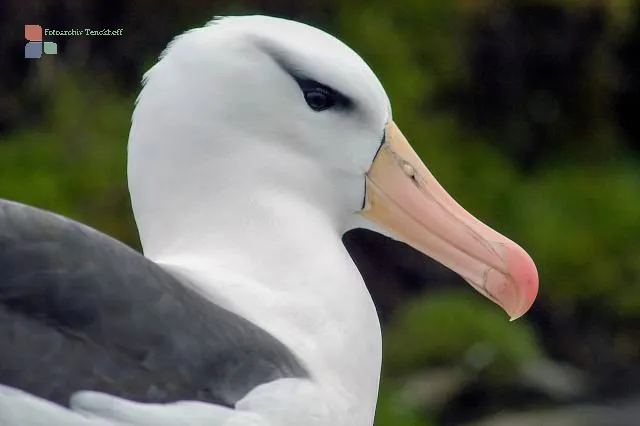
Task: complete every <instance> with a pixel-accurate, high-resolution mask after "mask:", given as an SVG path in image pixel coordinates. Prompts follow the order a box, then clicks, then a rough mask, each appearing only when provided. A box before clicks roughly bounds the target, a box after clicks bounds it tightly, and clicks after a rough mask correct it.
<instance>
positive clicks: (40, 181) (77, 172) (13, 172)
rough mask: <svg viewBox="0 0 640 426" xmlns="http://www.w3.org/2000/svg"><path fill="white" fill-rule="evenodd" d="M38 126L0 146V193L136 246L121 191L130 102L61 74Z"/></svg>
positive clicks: (103, 85) (124, 190) (55, 79)
mask: <svg viewBox="0 0 640 426" xmlns="http://www.w3.org/2000/svg"><path fill="white" fill-rule="evenodd" d="M49 84H50V87H49V89H50V91H51V99H52V102H51V104H49V105H48V108H47V111H46V122H45V123H43V124H42V125H41V126H39V127H37V128H33V129H29V130H26V131H24V132H22V133H19V134H15V135H10V136H9V138H8V140H6V141H3V142H2V143H0V170H1V172H0V173H1V176H2V179H0V194H1V196H2V197H3V198H8V199H13V200H16V201H20V202H23V203H25V204H30V205H34V206H37V207H40V208H44V209H47V210H51V211H54V212H57V213H60V214H63V215H66V216H69V217H72V218H74V219H76V220H79V221H81V222H85V223H87V224H89V225H91V226H94V227H96V228H98V229H100V230H102V231H103V232H106V233H108V234H110V235H113V236H115V237H116V238H120V239H122V240H124V241H126V242H128V243H130V244H133V245H136V244H137V236H136V234H135V230H134V228H133V226H132V225H133V222H132V220H131V213H130V209H129V199H128V195H127V188H126V142H127V136H128V130H129V123H130V121H131V112H132V106H133V97H131V96H130V97H123V96H122V95H119V94H117V93H115V92H114V91H113V90H112V89H111V88H110V87H109V85H108V83H107V82H104V81H101V82H100V83H99V84H96V82H95V81H92V80H90V79H88V78H86V77H84V76H82V75H78V74H69V73H68V72H67V70H65V69H64V68H60V69H58V70H57V72H56V73H55V75H54V76H50V78H49Z"/></svg>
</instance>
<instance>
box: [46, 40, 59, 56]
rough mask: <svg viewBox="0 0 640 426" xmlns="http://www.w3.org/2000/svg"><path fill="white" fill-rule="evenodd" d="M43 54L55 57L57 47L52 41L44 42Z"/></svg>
mask: <svg viewBox="0 0 640 426" xmlns="http://www.w3.org/2000/svg"><path fill="white" fill-rule="evenodd" d="M44 53H46V54H47V55H55V54H56V53H58V45H57V44H56V43H54V42H53V41H45V42H44Z"/></svg>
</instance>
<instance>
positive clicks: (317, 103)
mask: <svg viewBox="0 0 640 426" xmlns="http://www.w3.org/2000/svg"><path fill="white" fill-rule="evenodd" d="M304 100H305V101H306V102H307V105H309V107H310V108H311V109H312V110H314V111H324V110H326V109H329V108H331V107H332V106H334V105H335V104H336V97H335V95H334V94H333V93H331V91H329V90H327V89H325V88H324V87H314V88H310V89H306V90H304Z"/></svg>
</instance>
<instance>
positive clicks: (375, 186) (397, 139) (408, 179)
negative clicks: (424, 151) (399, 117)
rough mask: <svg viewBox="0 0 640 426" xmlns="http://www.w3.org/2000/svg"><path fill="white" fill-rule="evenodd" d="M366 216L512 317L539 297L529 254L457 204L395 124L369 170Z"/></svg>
mask: <svg viewBox="0 0 640 426" xmlns="http://www.w3.org/2000/svg"><path fill="white" fill-rule="evenodd" d="M362 215H363V216H364V217H366V218H367V219H369V220H371V221H372V222H374V223H376V224H377V225H379V226H382V227H384V228H386V229H388V230H389V231H391V232H392V233H393V234H395V236H396V237H397V238H399V239H401V240H403V241H404V242H405V243H407V244H409V245H411V246H412V247H413V248H415V249H416V250H419V251H421V252H422V253H424V254H426V255H428V256H430V257H432V258H433V259H435V260H437V261H438V262H440V263H442V264H443V265H445V266H447V267H448V268H450V269H451V270H453V271H455V272H457V273H458V274H460V275H461V276H462V277H463V278H464V279H465V280H466V281H467V282H468V283H469V284H471V285H472V286H473V287H474V288H475V289H476V290H478V291H479V292H480V293H482V294H483V295H485V296H486V297H488V298H489V299H491V300H493V301H494V302H496V303H497V304H498V305H500V306H501V307H502V308H503V309H504V310H505V311H506V312H507V314H508V315H509V316H510V317H511V319H512V320H514V319H516V318H519V317H521V316H522V315H524V314H525V313H526V312H527V311H528V310H529V308H530V307H531V305H532V304H533V301H534V300H535V298H536V295H537V293H538V272H537V270H536V266H535V264H534V263H533V260H531V257H529V255H528V254H527V252H525V251H524V250H523V249H522V248H521V247H520V246H518V245H517V244H516V243H514V242H513V241H511V240H509V239H508V238H507V237H505V236H503V235H501V234H499V233H498V232H496V231H494V230H493V229H491V228H489V227H488V226H486V225H485V224H484V223H482V222H480V221H479V220H478V219H476V218H475V217H473V216H472V215H471V214H469V213H468V212H467V211H466V210H464V209H463V208H462V207H461V206H460V205H459V204H458V203H456V201H455V200H454V199H453V198H451V196H450V195H449V194H448V193H447V192H446V191H445V190H444V188H442V186H441V185H440V184H439V183H438V181H437V180H436V179H435V178H434V177H433V175H432V174H431V172H429V169H427V167H426V166H425V165H424V164H423V163H422V161H421V160H420V158H419V157H418V155H417V154H416V153H415V151H414V150H413V148H411V145H409V142H408V141H407V140H406V138H405V137H404V136H403V134H402V132H401V131H400V129H398V127H397V126H396V124H395V123H394V122H390V123H389V124H388V125H387V128H386V133H385V141H384V142H383V144H382V147H381V148H380V150H379V152H378V154H377V156H376V158H375V159H374V161H373V164H372V166H371V168H370V169H369V171H368V172H367V176H366V203H365V208H364V209H363V211H362Z"/></svg>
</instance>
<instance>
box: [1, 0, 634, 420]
mask: <svg viewBox="0 0 640 426" xmlns="http://www.w3.org/2000/svg"><path fill="white" fill-rule="evenodd" d="M247 13H261V14H269V15H276V16H281V17H287V18H292V19H297V20H301V21H303V22H306V23H310V24H313V25H316V26H318V27H320V28H322V29H325V30H327V31H329V32H330V33H332V34H335V35H337V36H338V37H339V38H341V39H342V40H344V41H345V42H346V43H347V44H349V45H351V46H352V47H353V48H354V49H355V50H356V51H358V52H359V53H360V54H361V55H362V56H363V58H364V59H365V60H366V61H367V62H368V63H369V64H370V65H371V67H372V68H373V70H374V71H375V72H376V73H377V74H378V76H379V77H380V79H381V81H382V83H383V84H384V85H385V87H386V89H387V91H388V93H389V96H390V98H391V101H392V104H393V106H394V116H395V119H396V121H397V122H398V123H399V125H400V126H401V127H402V128H403V131H404V132H405V134H406V135H407V136H408V138H409V140H411V141H412V142H413V143H414V145H415V146H416V150H417V151H418V152H419V153H420V154H421V156H422V157H423V158H424V160H425V162H426V163H427V165H428V166H429V167H430V169H431V170H432V171H433V173H434V174H435V175H436V176H437V177H438V178H439V180H440V181H441V183H442V184H443V185H444V186H445V187H446V188H447V189H448V190H449V192H450V193H451V194H452V195H453V196H454V197H455V198H456V199H457V200H458V201H459V202H460V203H461V204H462V205H464V206H465V207H466V208H467V209H468V210H469V211H470V212H472V213H474V214H475V215H477V216H478V217H479V218H481V219H482V220H483V221H485V222H487V223H488V224H490V225H491V226H492V227H494V228H496V229H497V230H499V231H500V232H503V233H505V234H506V235H508V236H509V237H511V238H512V239H514V240H515V241H517V242H518V243H520V245H522V246H523V247H525V248H526V249H527V251H528V252H529V253H530V254H531V255H532V257H533V258H534V260H535V261H536V263H537V266H538V270H539V273H540V295H539V298H538V300H537V302H536V304H535V306H534V308H533V310H532V311H531V312H530V313H529V314H527V315H526V316H525V317H524V318H522V319H520V320H518V321H516V322H515V323H509V322H508V321H507V320H506V317H505V315H504V314H503V313H502V312H501V311H500V310H499V308H498V307H496V306H494V305H493V304H492V303H490V302H489V301H487V300H485V299H484V298H482V297H481V296H479V295H478V294H476V293H474V292H473V291H472V290H471V289H470V288H469V287H468V286H467V285H466V284H464V283H463V282H462V280H460V279H459V278H457V277H456V276H455V275H453V274H451V273H448V272H447V271H445V270H443V269H442V268H440V267H438V266H436V265H433V264H429V265H427V266H424V267H421V268H419V269H418V270H416V268H415V266H416V263H417V262H418V260H419V259H415V258H412V257H411V256H403V257H401V258H398V257H395V258H394V257H393V256H390V255H388V254H387V253H386V250H387V249H388V247H387V246H384V245H383V246H380V247H378V248H377V249H376V251H375V252H374V253H372V254H370V256H372V258H371V259H372V260H371V261H370V262H369V270H370V272H368V274H367V275H368V277H367V278H368V282H369V284H370V286H371V289H372V292H373V293H374V297H375V299H376V303H377V305H378V307H379V310H380V313H381V317H382V319H383V322H384V326H385V330H384V333H385V334H384V336H385V355H384V368H383V376H384V378H383V384H382V389H381V395H380V402H379V410H378V416H377V420H376V424H377V425H378V426H384V425H389V426H392V425H393V426H407V425H420V426H426V425H432V426H435V425H439V426H446V425H487V426H488V425H492V426H502V425H505V426H508V425H518V426H521V425H555V424H558V425H566V426H571V425H581V426H583V425H584V426H589V425H598V426H600V425H607V426H618V425H637V424H638V420H637V419H638V418H640V364H639V361H640V244H639V243H638V237H640V165H639V164H640V163H639V156H640V6H639V4H638V2H636V1H632V0H627V1H624V0H617V1H613V0H612V1H588V0H584V1H579V0H573V1H570V0H565V1H562V0H557V1H520V2H499V1H480V0H476V1H471V0H466V1H462V0H459V1H451V2H436V1H424V0H407V1H401V0H398V1H397V2H390V1H382V0H372V1H368V2H357V1H355V0H346V1H337V0H336V1H322V2H321V1H310V0H307V1H295V2H293V1H284V0H263V1H236V2H222V1H203V0H194V1H189V2H187V1H164V2H162V1H155V0H154V1H152V0H132V1H124V0H116V1H107V0H101V1H94V2H81V1H72V0H69V1H45V0H30V1H29V2H26V1H24V0H3V2H2V3H0V32H1V33H0V51H1V52H2V55H3V56H2V60H1V61H0V75H1V76H2V78H1V79H0V197H3V198H9V199H15V200H18V201H21V202H25V203H29V204H32V205H36V206H39V207H43V208H46V209H49V210H52V211H55V212H59V213H62V214H65V215H68V216H70V217H73V218H75V219H78V220H80V221H83V222H85V223H88V224H90V225H92V226H94V227H96V228H98V229H100V230H102V231H104V232H106V233H108V234H111V235H113V236H115V237H117V238H119V239H121V240H123V241H125V242H127V243H128V244H131V245H132V246H134V247H139V243H138V239H137V234H136V231H135V227H134V223H133V220H132V216H131V212H130V206H129V200H128V194H127V190H126V180H125V154H126V139H127V134H128V129H129V124H130V115H131V111H132V108H133V101H134V99H135V96H136V94H137V90H138V87H139V81H140V78H141V75H142V73H143V72H144V70H145V69H146V68H148V66H149V65H150V64H152V63H153V61H154V60H155V58H156V57H157V55H158V54H159V53H160V52H161V50H162V49H163V48H164V46H165V45H166V43H167V42H168V41H169V40H170V39H171V38H172V37H173V36H175V35H177V34H179V33H180V32H182V31H184V30H186V29H188V28H190V27H193V26H200V25H202V24H204V23H205V22H207V21H208V20H210V18H211V17H213V16H214V15H224V14H247ZM25 24H40V25H42V26H43V28H50V29H59V30H66V29H71V28H94V29H101V28H112V29H118V28H122V29H123V35H122V36H111V37H109V36H95V37H88V36H81V37H71V36H69V37H48V38H47V40H48V41H55V42H57V43H58V55H56V56H46V55H45V56H43V57H42V58H41V59H37V60H27V59H24V58H23V56H24V44H25V40H24V25H25ZM369 243H371V242H370V241H367V240H366V239H365V240H361V241H358V244H359V247H360V248H361V249H362V250H367V247H368V245H369ZM554 422H555V423H554Z"/></svg>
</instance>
